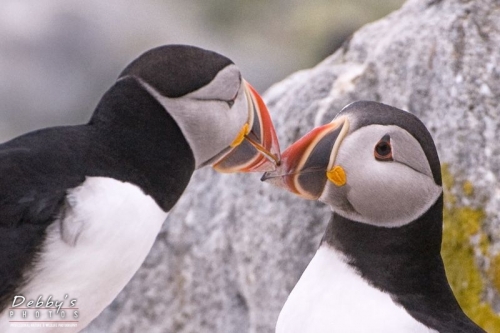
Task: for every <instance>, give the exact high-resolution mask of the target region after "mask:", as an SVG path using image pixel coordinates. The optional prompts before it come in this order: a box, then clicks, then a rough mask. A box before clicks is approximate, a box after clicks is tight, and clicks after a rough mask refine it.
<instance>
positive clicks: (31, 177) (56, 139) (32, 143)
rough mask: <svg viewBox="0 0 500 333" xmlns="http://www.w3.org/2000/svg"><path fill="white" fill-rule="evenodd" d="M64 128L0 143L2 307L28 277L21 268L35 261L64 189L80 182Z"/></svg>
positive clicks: (6, 304)
mask: <svg viewBox="0 0 500 333" xmlns="http://www.w3.org/2000/svg"><path fill="white" fill-rule="evenodd" d="M68 129H70V128H54V129H47V130H42V131H37V132H32V133H29V134H27V135H24V136H21V137H19V138H16V139H14V140H12V141H9V142H7V143H4V144H2V145H0V312H1V311H2V310H3V309H4V308H5V307H7V306H8V304H10V302H12V299H11V298H12V296H13V295H14V293H15V292H16V291H18V290H19V288H20V287H22V286H23V284H24V283H25V282H26V281H25V280H24V279H25V278H26V276H23V275H24V272H26V271H29V269H30V268H31V267H32V266H33V265H34V263H35V262H36V259H37V255H38V253H39V252H40V250H41V246H42V244H43V241H44V239H45V236H46V229H47V227H48V226H49V225H50V224H51V223H52V222H54V221H55V219H57V216H58V214H59V211H60V209H61V207H62V205H63V204H64V199H65V195H66V190H67V189H69V188H73V187H76V186H78V185H79V184H81V183H82V182H83V181H84V176H83V172H81V170H78V169H79V165H81V161H80V163H78V158H77V157H76V156H75V154H74V153H72V151H74V149H72V147H73V146H74V145H73V144H72V143H74V142H73V140H71V139H70V140H68V136H67V135H66V134H67V133H64V132H68ZM69 131H70V132H73V131H74V130H69ZM69 137H70V138H71V137H72V136H71V135H70V136H69ZM73 148H74V147H73Z"/></svg>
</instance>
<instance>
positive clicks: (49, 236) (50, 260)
mask: <svg viewBox="0 0 500 333" xmlns="http://www.w3.org/2000/svg"><path fill="white" fill-rule="evenodd" d="M279 158H280V156H279V146H278V141H277V138H276V134H275V131H274V127H273V124H272V122H271V118H270V115H269V113H268V111H267V108H266V106H265V105H264V103H263V101H262V99H261V98H260V96H259V95H258V93H257V92H256V91H255V90H254V89H253V88H252V87H251V86H250V85H249V84H248V83H247V82H245V81H244V80H243V79H242V77H241V74H240V70H239V69H238V68H237V67H236V66H235V65H234V64H233V62H232V61H231V60H230V59H228V58H226V57H224V56H222V55H220V54H217V53H215V52H212V51H207V50H203V49H200V48H197V47H192V46H184V45H168V46H162V47H158V48H155V49H152V50H150V51H148V52H146V53H144V54H143V55H141V56H140V57H139V58H137V59H136V60H134V61H133V62H132V63H131V64H130V65H128V67H126V68H125V70H124V71H123V72H122V73H121V74H120V76H119V78H118V80H117V82H116V83H115V84H114V85H113V86H112V87H111V88H110V89H109V90H108V91H107V92H106V93H105V94H104V96H103V97H102V99H101V101H100V102H99V104H98V106H97V108H96V110H95V112H94V113H93V115H92V117H91V119H90V121H89V123H88V124H85V125H79V126H65V127H55V128H47V129H42V130H38V131H35V132H31V133H28V134H25V135H22V136H20V137H17V138H15V139H13V140H11V141H9V142H6V143H4V144H2V145H0V311H2V313H1V314H0V320H1V321H0V332H8V331H9V329H11V326H13V325H11V324H12V323H9V322H14V321H21V320H32V321H37V320H38V321H43V320H48V321H50V320H51V321H55V320H56V319H59V320H63V319H62V318H61V316H60V315H59V316H58V315H56V314H52V316H53V317H50V318H49V317H48V314H47V311H45V310H46V309H45V306H46V305H47V303H46V301H47V299H48V298H49V296H51V300H52V301H55V300H59V301H64V302H65V303H64V305H63V307H64V308H69V309H66V313H67V314H68V315H67V317H66V318H64V320H73V321H78V324H77V327H75V328H73V329H68V328H66V329H65V330H64V331H65V332H72V331H78V330H81V329H83V328H84V327H85V326H86V325H87V324H88V323H89V322H90V321H91V320H92V319H93V318H95V317H96V316H97V315H98V314H99V313H100V312H101V311H102V310H103V309H104V308H105V307H106V306H107V305H108V304H109V303H110V302H111V301H112V300H113V299H114V297H115V296H116V295H117V294H118V293H119V292H120V290H122V288H123V287H124V286H125V285H126V284H127V282H128V281H129V280H130V279H131V277H132V276H133V274H134V273H135V272H136V271H137V269H138V268H139V267H140V265H141V263H142V262H143V260H144V259H145V257H146V255H147V254H148V252H149V250H150V249H151V246H152V245H153V242H154V240H155V238H156V236H157V234H158V232H159V230H160V227H161V225H162V223H163V221H164V220H165V218H166V217H167V215H168V212H169V211H170V209H171V208H172V206H174V204H175V203H176V201H177V200H178V199H179V197H180V196H181V194H182V193H183V191H184V189H185V188H186V186H187V184H188V182H189V180H190V177H191V175H192V173H193V171H194V170H195V169H197V168H200V167H202V166H205V165H212V166H213V167H214V168H215V170H217V171H220V172H250V171H261V172H263V171H269V170H273V169H274V167H275V164H276V163H277V162H278V161H279ZM17 295H21V296H22V297H24V299H25V302H24V303H23V304H22V305H21V306H20V307H19V308H26V307H28V308H29V307H30V304H28V302H29V301H30V300H34V301H35V304H31V307H32V308H34V307H35V305H36V302H37V300H38V298H39V296H41V297H42V299H41V300H42V301H44V302H45V303H44V307H42V309H40V310H42V311H41V314H40V317H39V318H36V317H35V314H34V313H33V312H29V311H28V313H27V317H26V318H25V317H22V314H21V311H20V310H19V311H14V312H11V311H13V310H17V309H18V308H17V307H16V306H19V304H21V301H22V300H23V299H22V298H18V299H17V301H16V302H17V303H15V304H14V303H13V301H14V297H15V296H17ZM70 300H76V302H73V303H72V304H70ZM49 304H50V303H49ZM73 307H74V308H76V309H78V311H77V312H78V313H77V315H75V316H74V315H73V311H71V310H72V309H73ZM12 329H13V330H15V328H12ZM40 331H43V332H46V331H51V328H40Z"/></svg>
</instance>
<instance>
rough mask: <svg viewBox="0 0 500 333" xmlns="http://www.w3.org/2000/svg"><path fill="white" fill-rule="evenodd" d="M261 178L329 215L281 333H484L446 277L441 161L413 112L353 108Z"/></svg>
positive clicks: (366, 105) (368, 104) (282, 318)
mask: <svg viewBox="0 0 500 333" xmlns="http://www.w3.org/2000/svg"><path fill="white" fill-rule="evenodd" d="M262 180H264V181H267V182H269V183H271V184H273V185H276V186H278V187H280V188H284V189H286V190H288V191H290V192H292V193H294V194H296V195H298V196H300V197H302V198H305V199H309V200H319V201H321V202H323V203H326V204H327V205H329V206H330V207H331V209H332V211H333V212H332V216H331V219H330V221H329V223H328V225H327V228H326V231H325V233H324V235H323V238H322V240H321V242H320V246H319V248H318V250H317V252H316V254H315V255H314V257H313V258H312V260H311V262H310V263H309V265H308V266H307V268H306V270H305V271H304V272H303V274H302V276H301V277H300V279H299V281H298V283H297V284H296V285H295V287H294V288H293V290H292V292H291V293H290V295H289V297H288V299H287V300H286V303H285V305H284V307H283V308H282V310H281V312H280V314H279V318H278V321H277V324H276V332H277V333H334V332H349V333H358V332H359V333H365V332H371V333H382V332H383V333H393V332H405V333H409V332H412V333H420V332H426V333H429V332H440V333H465V332H467V333H475V332H484V331H483V330H482V329H481V328H480V327H478V326H477V325H476V324H475V323H474V322H473V321H471V319H469V318H468V317H467V315H465V314H464V312H463V311H462V309H461V307H460V305H459V304H458V302H457V300H456V298H455V296H454V295H453V292H452V290H451V288H450V285H449V284H448V280H447V278H446V273H445V269H444V265H443V260H442V258H441V254H440V251H441V240H442V226H443V190H442V180H441V169H440V162H439V157H438V154H437V150H436V147H435V145H434V141H433V139H432V137H431V135H430V133H429V131H428V130H427V129H426V127H425V126H424V124H423V123H422V122H421V121H420V120H419V119H418V118H417V117H416V116H414V115H413V114H411V113H409V112H406V111H403V110H400V109H397V108H394V107H392V106H389V105H385V104H381V103H378V102H373V101H357V102H354V103H352V104H350V105H348V106H346V107H345V108H344V109H343V110H342V111H341V112H339V113H338V114H337V116H336V117H335V118H334V119H333V121H332V122H330V123H328V124H326V125H322V126H319V127H317V128H314V129H313V130H312V131H310V132H309V133H308V134H306V135H305V136H303V137H302V138H301V139H299V140H298V141H296V142H295V143H294V144H292V145H291V146H290V147H288V148H287V149H286V150H285V151H284V152H283V154H282V156H281V164H280V166H278V167H277V169H276V170H274V171H270V172H266V173H265V174H264V176H263V178H262Z"/></svg>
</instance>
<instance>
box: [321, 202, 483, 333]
mask: <svg viewBox="0 0 500 333" xmlns="http://www.w3.org/2000/svg"><path fill="white" fill-rule="evenodd" d="M442 211H443V195H441V196H440V197H439V198H438V200H437V201H436V203H435V204H434V205H433V206H432V207H431V208H429V210H428V211H427V212H426V213H425V214H424V215H422V216H421V217H420V218H418V219H417V220H415V221H413V222H411V223H409V224H407V225H404V226H402V227H398V228H385V227H376V226H373V225H369V224H365V223H360V222H355V221H352V220H349V219H347V218H344V217H342V216H340V215H338V214H336V213H333V216H332V218H331V220H330V222H329V224H328V226H327V230H326V232H325V235H324V236H323V239H322V241H321V243H322V244H323V243H326V244H328V245H329V246H331V247H333V248H334V249H336V250H337V251H340V252H341V253H342V254H344V255H345V257H346V258H347V260H348V262H347V263H348V264H349V265H350V266H352V267H353V268H354V269H355V270H356V271H357V272H358V273H359V274H360V275H361V276H362V277H363V278H364V279H365V280H366V281H367V282H368V283H369V284H371V285H372V286H374V287H376V288H377V289H379V290H381V291H383V292H385V293H388V294H390V295H391V297H392V299H393V300H394V301H395V302H397V303H398V304H400V305H402V306H403V307H404V308H405V309H406V311H407V312H408V313H409V314H410V315H411V316H413V317H414V318H415V319H417V320H418V321H420V322H422V323H424V324H425V325H427V326H429V327H431V328H434V329H437V330H438V331H439V332H483V331H482V330H481V329H480V328H478V327H477V326H476V325H475V324H474V323H473V322H472V321H471V320H470V319H469V318H468V317H467V316H466V315H465V314H464V313H463V312H462V310H461V308H460V306H459V305H458V302H457V301H456V299H455V296H454V295H453V292H452V291H451V289H450V286H449V284H448V281H447V279H446V273H445V270H444V265H443V261H442V258H441V255H440V251H441V239H442V222H443V217H442ZM461 327H464V328H466V329H467V330H463V331H462V330H461V329H459V328H461Z"/></svg>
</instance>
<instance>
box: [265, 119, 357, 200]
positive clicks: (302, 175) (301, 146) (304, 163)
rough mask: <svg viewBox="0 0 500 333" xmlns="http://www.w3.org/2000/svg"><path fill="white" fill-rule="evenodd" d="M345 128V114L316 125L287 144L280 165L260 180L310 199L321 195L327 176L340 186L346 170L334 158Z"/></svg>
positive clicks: (346, 127) (347, 122)
mask: <svg viewBox="0 0 500 333" xmlns="http://www.w3.org/2000/svg"><path fill="white" fill-rule="evenodd" d="M348 131H349V121H348V120H347V117H346V116H342V117H339V118H337V119H334V120H333V121H332V122H331V123H329V124H326V125H323V126H320V127H316V128H315V129H313V130H312V131H310V132H309V133H307V134H306V135H304V136H303V137H302V138H301V139H299V140H298V141H296V142H295V143H294V144H292V145H291V146H290V147H288V148H287V149H286V150H285V151H284V152H283V155H282V157H281V164H280V165H279V167H278V168H277V169H276V170H274V171H270V172H266V173H265V174H264V176H263V177H262V179H261V180H262V181H266V182H269V183H271V184H273V185H275V186H277V187H281V188H284V189H286V190H288V191H290V192H292V193H295V194H297V195H299V196H301V197H303V198H306V199H310V200H316V199H318V198H319V197H320V196H321V193H322V192H323V190H324V188H325V185H326V182H327V180H328V179H330V180H331V181H334V180H335V181H336V182H337V183H338V184H339V186H342V185H343V183H342V182H344V183H345V173H344V174H342V173H343V170H339V169H338V167H335V166H334V162H335V157H336V156H337V151H338V148H339V146H340V143H341V142H342V139H343V138H344V137H345V136H346V135H347V132H348ZM340 184H341V185H340Z"/></svg>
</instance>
